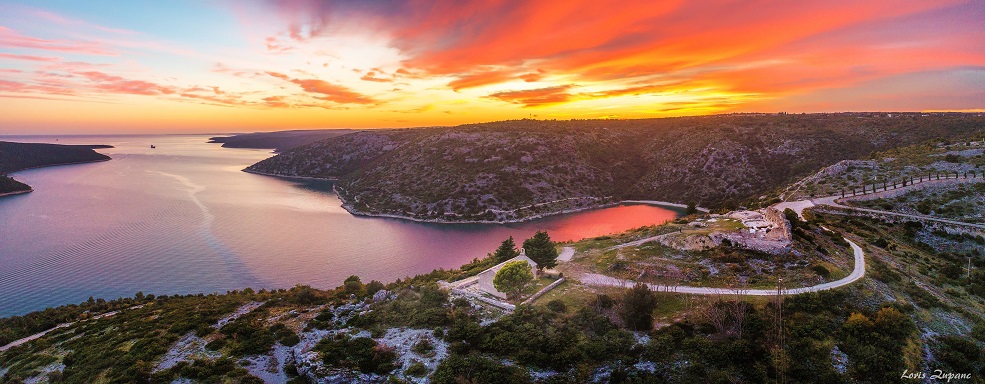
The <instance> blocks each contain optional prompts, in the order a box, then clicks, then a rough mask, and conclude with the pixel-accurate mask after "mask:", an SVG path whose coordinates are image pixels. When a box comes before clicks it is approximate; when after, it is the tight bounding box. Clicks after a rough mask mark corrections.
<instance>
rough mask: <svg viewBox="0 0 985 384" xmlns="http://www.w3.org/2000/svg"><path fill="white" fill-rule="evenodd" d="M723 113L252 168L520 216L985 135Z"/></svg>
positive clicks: (703, 190) (952, 126) (708, 187)
mask: <svg viewBox="0 0 985 384" xmlns="http://www.w3.org/2000/svg"><path fill="white" fill-rule="evenodd" d="M893 116H894V117H888V116H887V115H885V114H876V113H845V114H811V115H762V114H746V115H719V116H702V117H682V118H667V119H647V120H572V121H537V120H519V121H502V122H494V123H483V124H468V125H462V126H457V127H451V128H421V129H407V130H386V131H372V132H357V133H353V134H349V135H344V136H340V137H337V138H330V139H326V140H323V141H320V142H317V143H313V144H309V145H306V146H302V147H299V148H296V149H294V150H291V151H288V152H285V153H282V154H280V155H277V156H275V157H272V158H270V159H267V160H264V161H261V162H259V163H257V164H254V165H253V166H250V167H249V168H247V169H246V171H248V172H256V173H264V174H272V175H282V176H304V177H322V178H332V179H337V180H338V182H337V184H336V190H337V192H338V193H339V196H340V197H341V198H342V199H343V200H344V201H346V207H347V208H348V209H350V211H352V212H354V213H357V214H368V215H392V216H400V217H409V218H414V219H420V220H434V221H515V220H523V219H527V218H531V217H537V216H541V215H546V214H551V213H557V212H562V211H566V210H573V209H580V208H586V207H593V206H598V205H601V204H604V203H608V202H613V201H618V200H623V199H652V200H664V201H673V202H681V203H688V202H695V203H698V204H699V205H703V206H709V207H713V208H714V207H729V206H736V205H739V204H746V205H757V204H758V203H759V201H758V200H759V197H760V196H761V195H763V194H764V193H766V192H768V191H771V190H774V189H776V188H778V187H780V186H782V185H786V184H788V183H790V182H792V181H795V180H797V179H800V178H802V177H804V176H807V175H808V174H810V173H811V172H814V171H816V170H817V169H820V168H822V167H825V166H828V165H831V164H834V163H836V162H838V161H841V160H846V159H859V158H865V157H867V156H869V154H871V153H873V152H875V151H882V150H886V149H890V148H895V147H898V146H903V145H911V144H915V143H920V142H924V141H926V140H929V139H931V138H944V139H948V138H958V137H967V136H970V135H975V134H979V135H980V134H982V133H985V117H982V116H976V115H973V114H932V115H926V116H925V115H921V114H916V113H914V114H894V115H893Z"/></svg>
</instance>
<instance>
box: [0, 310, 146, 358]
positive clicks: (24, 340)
mask: <svg viewBox="0 0 985 384" xmlns="http://www.w3.org/2000/svg"><path fill="white" fill-rule="evenodd" d="M144 305H145V304H141V305H135V306H133V307H130V308H124V309H121V310H119V311H112V312H106V313H104V314H101V315H96V316H93V317H92V318H91V319H88V320H81V321H89V320H98V319H102V318H104V317H110V316H113V315H115V314H117V313H120V311H127V310H131V309H137V308H142V307H143V306H144ZM75 323H78V321H74V322H71V323H62V324H58V325H56V326H55V327H54V328H51V329H48V330H46V331H42V332H38V333H35V334H33V335H31V336H28V337H25V338H22V339H17V340H14V341H11V342H10V343H8V344H7V345H4V346H0V352H3V351H6V350H8V349H11V348H13V347H16V346H18V345H21V344H24V343H27V342H29V341H32V340H37V339H40V338H42V337H44V335H47V334H48V333H50V332H52V331H54V330H57V329H61V328H65V327H69V326H71V325H72V324H75Z"/></svg>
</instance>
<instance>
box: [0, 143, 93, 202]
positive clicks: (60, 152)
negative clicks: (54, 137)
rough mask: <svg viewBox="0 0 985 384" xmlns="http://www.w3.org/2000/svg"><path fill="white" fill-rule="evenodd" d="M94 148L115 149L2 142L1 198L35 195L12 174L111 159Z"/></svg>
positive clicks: (0, 166) (0, 163)
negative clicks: (27, 194)
mask: <svg viewBox="0 0 985 384" xmlns="http://www.w3.org/2000/svg"><path fill="white" fill-rule="evenodd" d="M94 148H112V147H111V146H106V145H98V146H92V145H59V144H42V143H14V142H7V141H0V196H7V195H14V194H20V193H27V192H31V191H32V189H31V187H30V186H29V185H27V184H24V183H21V182H19V181H17V180H14V179H12V178H10V177H9V176H7V175H8V174H10V173H13V172H17V171H23V170H25V169H31V168H40V167H49V166H54V165H65V164H77V163H90V162H96V161H106V160H109V159H110V157H109V156H106V155H103V154H101V153H98V152H96V151H94V150H93V149H94Z"/></svg>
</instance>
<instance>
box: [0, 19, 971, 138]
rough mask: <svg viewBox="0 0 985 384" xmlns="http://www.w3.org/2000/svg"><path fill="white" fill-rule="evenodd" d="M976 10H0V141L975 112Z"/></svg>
mask: <svg viewBox="0 0 985 384" xmlns="http://www.w3.org/2000/svg"><path fill="white" fill-rule="evenodd" d="M983 20H985V3H983V2H981V1H939V0H935V1H920V0H914V1H883V0H873V1H866V2H857V1H826V2H789V1H759V0H753V1H691V2H685V1H620V2H600V1H581V0H567V1H496V0H491V1H474V2H473V1H470V2H452V1H418V0H411V1H358V0H354V1H317V0H281V1H273V0H270V1H250V2H248V1H212V2H202V1H168V2H151V1H131V2H79V1H5V2H4V3H3V4H0V134H32V133H80V134H82V133H114V132H119V133H145V132H166V133H171V132H229V131H254V130H285V129H306V128H374V127H413V126H434V125H457V124H463V123H473V122H483V121H494V120H504V119H517V118H537V119H586V118H649V117H667V116H682V115H702V114H713V113H729V112H778V111H787V112H835V111H921V110H935V111H983V110H985V44H983V43H982V42H983V41H985V23H983V22H982V21H983Z"/></svg>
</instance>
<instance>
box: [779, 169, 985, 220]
mask: <svg viewBox="0 0 985 384" xmlns="http://www.w3.org/2000/svg"><path fill="white" fill-rule="evenodd" d="M941 182H952V183H953V182H965V183H978V182H981V179H947V180H928V181H924V182H922V183H915V184H911V185H908V186H906V187H900V188H897V189H895V190H890V192H893V191H898V190H901V189H902V190H905V189H913V188H914V187H921V186H924V185H926V184H939V183H941ZM876 193H880V192H876ZM871 194H872V193H870V194H868V195H871ZM862 196H866V195H858V197H862ZM853 197H855V196H849V197H846V198H845V199H851V198H853ZM841 199H842V197H841V196H828V197H819V198H816V199H810V200H798V201H785V202H782V203H777V204H774V205H773V207H774V208H776V209H779V210H780V211H781V212H782V211H783V210H784V209H786V208H790V209H792V210H793V211H794V212H797V215H798V216H800V218H804V215H803V212H804V209H805V208H808V207H813V206H817V205H829V206H832V207H837V208H844V209H850V210H853V211H858V212H867V213H875V214H880V215H889V216H897V217H905V218H909V219H917V220H928V221H936V222H938V223H944V224H950V225H959V226H964V227H971V228H978V229H985V224H972V223H965V222H963V221H955V220H948V219H942V218H939V217H933V216H925V215H912V214H907V213H899V212H892V211H883V210H879V209H870V208H861V207H853V206H850V205H844V204H841V203H839V202H838V200H841Z"/></svg>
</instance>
